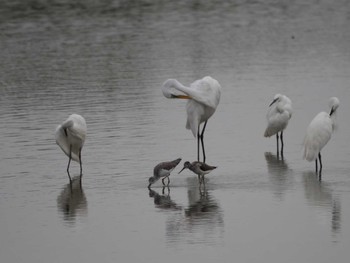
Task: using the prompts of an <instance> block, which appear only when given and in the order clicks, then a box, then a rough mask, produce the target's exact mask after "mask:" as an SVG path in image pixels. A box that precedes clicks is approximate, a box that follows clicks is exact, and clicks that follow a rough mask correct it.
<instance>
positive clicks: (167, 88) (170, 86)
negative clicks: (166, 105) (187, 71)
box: [162, 79, 191, 99]
mask: <svg viewBox="0 0 350 263" xmlns="http://www.w3.org/2000/svg"><path fill="white" fill-rule="evenodd" d="M180 85H181V83H180V82H178V81H177V80H176V79H168V80H166V81H165V82H164V83H163V85H162V92H163V95H164V97H166V98H167V99H190V98H191V97H190V96H187V95H184V94H180V92H179V91H177V90H176V87H177V86H180Z"/></svg>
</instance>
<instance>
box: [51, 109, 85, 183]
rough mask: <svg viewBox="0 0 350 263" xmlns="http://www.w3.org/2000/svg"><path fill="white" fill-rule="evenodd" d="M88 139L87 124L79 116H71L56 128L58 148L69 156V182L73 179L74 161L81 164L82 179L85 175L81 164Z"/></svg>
mask: <svg viewBox="0 0 350 263" xmlns="http://www.w3.org/2000/svg"><path fill="white" fill-rule="evenodd" d="M85 137H86V122H85V119H84V118H83V117H82V116H80V115H78V114H72V115H70V116H69V117H68V118H67V119H66V120H65V121H64V122H63V123H62V124H60V125H58V126H57V128H56V133H55V139H56V143H57V144H58V146H60V147H61V149H62V150H63V152H64V153H65V154H66V155H67V156H68V158H69V161H68V166H67V173H68V177H69V181H70V182H72V179H71V177H70V174H69V166H70V162H71V160H72V159H73V160H74V161H76V162H79V164H80V179H81V177H82V175H83V168H82V162H81V150H82V148H83V145H84V142H85Z"/></svg>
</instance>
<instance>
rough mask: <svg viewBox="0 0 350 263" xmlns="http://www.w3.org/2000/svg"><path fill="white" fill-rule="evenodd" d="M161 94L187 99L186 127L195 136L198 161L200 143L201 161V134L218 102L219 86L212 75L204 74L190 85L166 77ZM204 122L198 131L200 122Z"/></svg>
mask: <svg viewBox="0 0 350 263" xmlns="http://www.w3.org/2000/svg"><path fill="white" fill-rule="evenodd" d="M162 92H163V95H164V96H165V97H166V98H168V99H174V98H177V99H188V102H187V106H186V110H187V122H186V128H187V129H191V131H192V133H193V136H194V137H197V159H198V161H199V152H200V149H199V148H200V142H199V141H201V144H202V151H203V162H205V159H206V158H205V157H206V156H205V150H204V141H203V135H204V131H205V127H206V125H207V122H208V119H209V118H210V117H211V116H212V115H213V114H214V112H215V110H216V107H217V106H218V104H219V102H220V95H221V86H220V84H219V82H218V81H217V80H215V79H213V78H212V77H209V76H206V77H204V78H202V79H199V80H196V81H195V82H193V83H192V84H191V85H190V87H186V86H184V85H182V84H181V83H180V82H179V81H177V80H176V79H168V80H167V81H165V82H164V84H163V85H162ZM201 123H204V126H203V129H202V131H201V132H200V131H199V130H200V127H199V126H200V124H201Z"/></svg>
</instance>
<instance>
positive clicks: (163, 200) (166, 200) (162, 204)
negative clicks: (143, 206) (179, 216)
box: [148, 186, 182, 210]
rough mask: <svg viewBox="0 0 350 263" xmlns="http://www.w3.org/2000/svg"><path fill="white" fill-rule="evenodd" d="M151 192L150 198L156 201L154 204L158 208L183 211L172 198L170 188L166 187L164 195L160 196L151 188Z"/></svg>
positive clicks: (163, 190) (163, 191)
mask: <svg viewBox="0 0 350 263" xmlns="http://www.w3.org/2000/svg"><path fill="white" fill-rule="evenodd" d="M148 190H149V197H151V198H153V199H154V204H155V206H156V207H158V208H161V209H173V210H180V209H182V208H181V206H178V205H177V204H176V203H175V202H174V201H172V200H171V198H170V188H169V187H166V186H164V187H163V189H162V194H159V193H158V192H156V191H154V190H152V189H151V188H148Z"/></svg>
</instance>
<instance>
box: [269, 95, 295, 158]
mask: <svg viewBox="0 0 350 263" xmlns="http://www.w3.org/2000/svg"><path fill="white" fill-rule="evenodd" d="M292 112H293V109H292V101H291V100H290V99H289V98H288V97H287V96H285V95H282V94H276V95H275V97H274V98H273V101H272V102H271V104H270V105H269V109H268V111H267V115H266V118H267V127H266V130H265V133H264V136H265V137H271V136H272V135H275V134H276V141H277V155H279V146H278V133H280V139H281V155H282V157H283V147H284V143H283V130H284V129H286V127H287V125H288V122H289V120H290V118H291V117H292Z"/></svg>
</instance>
